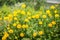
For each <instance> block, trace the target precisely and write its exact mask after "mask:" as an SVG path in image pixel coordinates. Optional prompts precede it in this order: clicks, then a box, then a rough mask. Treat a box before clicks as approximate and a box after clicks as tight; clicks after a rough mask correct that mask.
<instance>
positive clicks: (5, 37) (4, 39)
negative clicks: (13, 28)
mask: <svg viewBox="0 0 60 40" xmlns="http://www.w3.org/2000/svg"><path fill="white" fill-rule="evenodd" d="M8 36H9V34H8V33H7V32H4V36H3V37H2V40H6V39H7V37H8Z"/></svg>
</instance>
